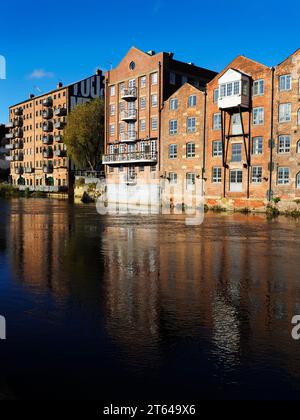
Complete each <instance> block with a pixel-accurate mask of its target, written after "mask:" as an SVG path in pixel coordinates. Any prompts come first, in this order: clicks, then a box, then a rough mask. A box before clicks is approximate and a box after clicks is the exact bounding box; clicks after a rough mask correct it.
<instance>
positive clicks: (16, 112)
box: [14, 108, 23, 115]
mask: <svg viewBox="0 0 300 420" xmlns="http://www.w3.org/2000/svg"><path fill="white" fill-rule="evenodd" d="M14 114H15V115H23V109H22V108H17V109H15V110H14Z"/></svg>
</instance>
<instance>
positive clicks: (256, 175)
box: [252, 166, 262, 184]
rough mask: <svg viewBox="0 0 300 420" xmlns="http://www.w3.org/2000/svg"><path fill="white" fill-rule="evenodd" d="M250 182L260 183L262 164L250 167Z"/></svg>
mask: <svg viewBox="0 0 300 420" xmlns="http://www.w3.org/2000/svg"><path fill="white" fill-rule="evenodd" d="M252 182H253V184H260V183H262V166H253V167H252Z"/></svg>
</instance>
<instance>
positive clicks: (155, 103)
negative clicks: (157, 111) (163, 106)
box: [151, 93, 157, 108]
mask: <svg viewBox="0 0 300 420" xmlns="http://www.w3.org/2000/svg"><path fill="white" fill-rule="evenodd" d="M151 104H152V107H153V108H155V107H157V94H156V93H155V94H154V95H151Z"/></svg>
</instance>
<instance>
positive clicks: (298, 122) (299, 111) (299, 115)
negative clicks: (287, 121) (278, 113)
mask: <svg viewBox="0 0 300 420" xmlns="http://www.w3.org/2000/svg"><path fill="white" fill-rule="evenodd" d="M297 124H298V125H300V109H298V112H297Z"/></svg>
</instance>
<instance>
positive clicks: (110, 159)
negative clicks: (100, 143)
mask: <svg viewBox="0 0 300 420" xmlns="http://www.w3.org/2000/svg"><path fill="white" fill-rule="evenodd" d="M156 162H157V153H156V152H152V153H151V152H131V153H114V154H112V155H104V157H103V161H102V163H103V164H104V165H113V164H120V165H123V164H126V163H156Z"/></svg>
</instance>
